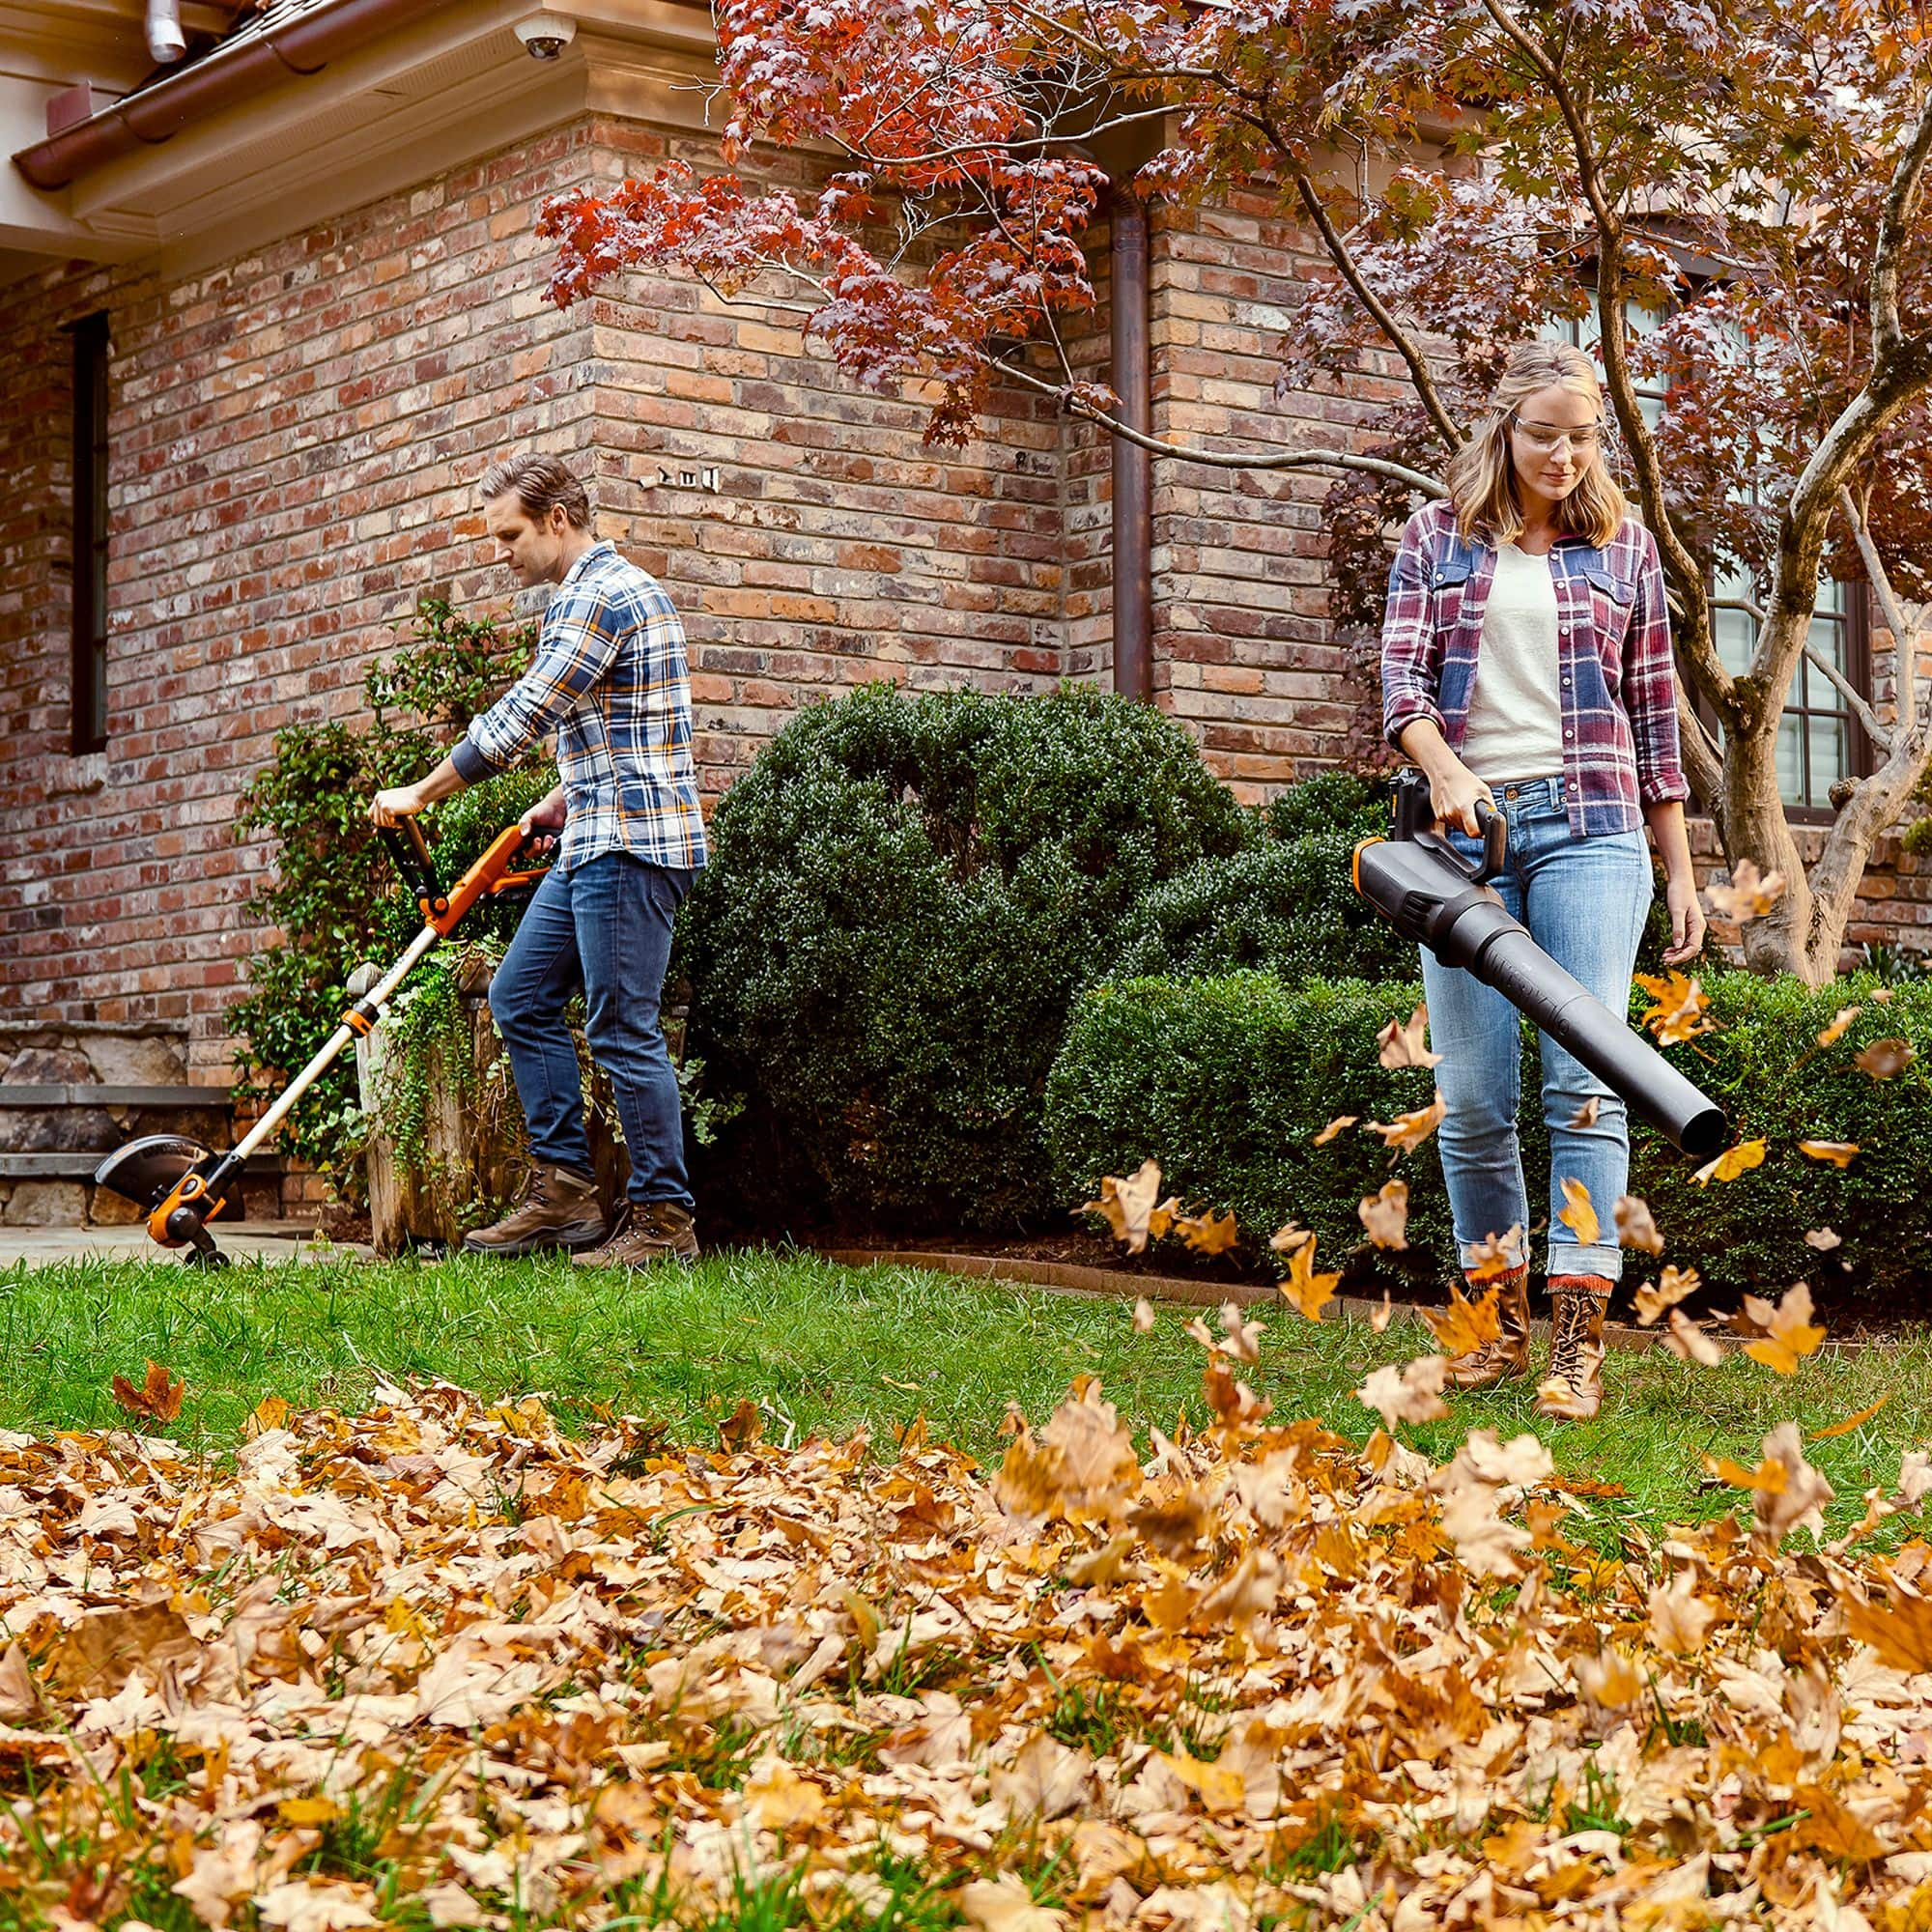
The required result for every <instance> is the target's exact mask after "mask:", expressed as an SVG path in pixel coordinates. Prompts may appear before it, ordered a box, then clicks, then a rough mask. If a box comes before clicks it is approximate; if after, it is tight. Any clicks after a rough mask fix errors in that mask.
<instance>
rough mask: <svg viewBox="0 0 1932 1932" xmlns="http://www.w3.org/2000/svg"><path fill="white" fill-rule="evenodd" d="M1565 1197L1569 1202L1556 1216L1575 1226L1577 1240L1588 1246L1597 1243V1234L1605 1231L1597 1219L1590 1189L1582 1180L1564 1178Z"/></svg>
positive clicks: (1568, 1226) (1570, 1226)
mask: <svg viewBox="0 0 1932 1932" xmlns="http://www.w3.org/2000/svg"><path fill="white" fill-rule="evenodd" d="M1563 1199H1564V1201H1565V1203H1566V1204H1567V1205H1566V1206H1565V1207H1564V1208H1563V1209H1562V1210H1561V1212H1559V1213H1558V1214H1557V1216H1556V1218H1557V1219H1558V1220H1559V1221H1561V1222H1562V1223H1563V1225H1564V1226H1565V1227H1566V1228H1574V1229H1575V1230H1576V1233H1577V1240H1578V1241H1579V1242H1580V1243H1581V1244H1582V1245H1583V1246H1584V1247H1586V1248H1589V1247H1594V1246H1595V1245H1596V1241H1597V1236H1599V1235H1600V1234H1601V1233H1602V1232H1603V1228H1602V1224H1601V1223H1600V1222H1599V1221H1598V1219H1597V1210H1596V1208H1595V1207H1594V1206H1593V1205H1592V1203H1591V1200H1590V1190H1589V1189H1588V1188H1587V1187H1585V1186H1584V1185H1583V1183H1582V1182H1581V1181H1580V1180H1572V1179H1570V1178H1569V1176H1567V1175H1566V1176H1564V1178H1563Z"/></svg>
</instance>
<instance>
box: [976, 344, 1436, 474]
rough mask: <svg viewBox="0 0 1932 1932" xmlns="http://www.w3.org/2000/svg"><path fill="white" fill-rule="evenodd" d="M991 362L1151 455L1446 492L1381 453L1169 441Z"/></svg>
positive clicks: (1019, 371)
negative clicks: (1349, 475)
mask: <svg viewBox="0 0 1932 1932" xmlns="http://www.w3.org/2000/svg"><path fill="white" fill-rule="evenodd" d="M992 366H993V367H994V368H995V369H997V370H998V371H999V372H1000V373H1001V374H1002V375H1004V376H1010V377H1012V378H1013V380H1014V381H1015V382H1018V383H1022V384H1025V385H1026V386H1027V387H1028V388H1030V389H1037V390H1038V391H1039V392H1040V393H1041V394H1042V395H1048V396H1053V397H1056V398H1058V400H1059V402H1060V405H1061V407H1062V408H1063V409H1065V411H1066V412H1067V414H1068V415H1074V416H1078V417H1080V418H1081V419H1082V420H1083V421H1085V422H1091V423H1094V424H1095V425H1097V426H1098V427H1099V428H1101V429H1104V430H1106V431H1108V432H1109V433H1110V434H1112V435H1114V436H1118V437H1120V438H1121V439H1122V440H1123V441H1126V442H1131V443H1133V444H1135V445H1136V446H1137V447H1139V448H1141V449H1146V450H1151V452H1152V453H1153V454H1154V455H1155V456H1172V457H1176V458H1178V459H1179V461H1181V462H1183V463H1200V464H1205V465H1206V466H1207V467H1208V469H1360V470H1365V471H1366V472H1367V473H1368V474H1370V475H1372V476H1386V477H1388V478H1389V479H1390V481H1392V482H1396V483H1406V484H1407V485H1408V487H1409V488H1410V489H1411V490H1414V491H1416V492H1417V493H1418V494H1420V495H1422V496H1425V497H1431V498H1436V497H1447V496H1448V494H1449V492H1448V490H1447V488H1446V487H1445V486H1444V485H1443V484H1442V482H1441V481H1440V480H1439V479H1438V478H1436V477H1434V476H1428V475H1425V474H1424V473H1423V472H1422V471H1421V470H1420V469H1409V468H1408V467H1407V465H1406V464H1402V463H1391V462H1390V461H1389V460H1388V459H1387V458H1386V457H1381V456H1357V455H1356V454H1355V452H1354V451H1353V450H1349V449H1277V450H1267V451H1257V452H1254V453H1252V454H1247V455H1242V454H1240V453H1238V452H1236V451H1231V450H1216V449H1197V448H1194V447H1193V446H1191V445H1190V444H1187V443H1182V442H1170V441H1168V440H1165V439H1164V438H1162V437H1157V436H1150V435H1149V434H1148V433H1147V431H1145V430H1139V429H1135V428H1134V427H1133V426H1132V424H1130V423H1123V422H1122V421H1121V419H1120V418H1119V417H1118V416H1110V415H1109V414H1108V413H1107V412H1106V411H1105V410H1103V409H1100V408H1097V407H1096V406H1095V405H1094V404H1093V403H1090V402H1087V401H1085V400H1083V399H1082V398H1081V397H1079V396H1074V395H1069V394H1068V393H1067V391H1066V389H1065V387H1064V386H1063V385H1062V384H1058V383H1049V382H1047V381H1046V380H1045V379H1044V378H1043V377H1040V376H1036V375H1035V374H1034V373H1033V372H1032V371H1031V370H1029V369H1021V368H1018V367H1016V366H1015V365H1014V364H1013V363H1011V362H1006V361H1001V360H999V359H997V358H995V360H994V361H993V364H992Z"/></svg>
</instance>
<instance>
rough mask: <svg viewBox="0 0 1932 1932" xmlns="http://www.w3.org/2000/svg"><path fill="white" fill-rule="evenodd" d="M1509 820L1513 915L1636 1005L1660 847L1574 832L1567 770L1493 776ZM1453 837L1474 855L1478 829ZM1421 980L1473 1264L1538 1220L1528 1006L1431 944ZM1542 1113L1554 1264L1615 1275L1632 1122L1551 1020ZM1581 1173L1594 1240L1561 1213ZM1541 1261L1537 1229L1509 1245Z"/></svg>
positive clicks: (1599, 991)
mask: <svg viewBox="0 0 1932 1932" xmlns="http://www.w3.org/2000/svg"><path fill="white" fill-rule="evenodd" d="M1495 791H1496V800H1497V803H1498V804H1499V805H1501V807H1502V809H1503V812H1504V815H1505V816H1506V817H1507V818H1508V820H1509V850H1510V864H1509V867H1508V869H1507V870H1506V871H1505V873H1504V875H1503V876H1502V877H1501V878H1499V879H1495V880H1492V882H1491V883H1492V885H1493V886H1494V887H1495V889H1496V891H1497V892H1498V893H1499V894H1500V895H1502V901H1503V904H1504V905H1505V906H1506V907H1508V909H1509V911H1510V913H1511V915H1512V916H1513V917H1514V918H1516V919H1519V920H1520V921H1521V922H1522V923H1523V924H1524V925H1526V926H1527V927H1528V928H1529V933H1530V937H1531V938H1532V939H1534V940H1535V941H1536V943H1537V945H1538V946H1540V947H1541V948H1542V949H1543V950H1544V952H1547V953H1548V954H1549V956H1550V957H1551V958H1552V959H1553V960H1555V961H1556V963H1557V964H1558V965H1559V966H1561V967H1563V968H1565V969H1566V970H1567V971H1569V972H1571V973H1573V974H1575V975H1576V977H1577V979H1578V980H1581V981H1582V983H1583V984H1584V985H1585V986H1587V987H1588V988H1589V989H1590V991H1591V992H1592V993H1594V994H1595V995H1596V996H1597V998H1598V999H1600V1000H1601V1001H1602V1002H1603V1003H1604V1005H1605V1006H1606V1007H1607V1008H1609V1009H1610V1011H1611V1012H1613V1013H1615V1014H1616V1015H1617V1016H1618V1017H1619V1018H1622V1016H1623V1014H1624V1012H1625V1010H1626V1009H1628V1007H1629V1004H1630V989H1631V974H1632V971H1633V969H1634V966H1635V964H1636V948H1637V941H1638V940H1639V939H1640V938H1641V937H1642V935H1643V924H1644V920H1645V917H1646V916H1647V914H1648V913H1649V910H1650V898H1651V872H1650V852H1649V848H1648V847H1647V846H1646V845H1645V843H1644V838H1643V834H1642V833H1641V832H1619V833H1615V834H1611V835H1609V836H1607V837H1598V838H1577V837H1576V836H1575V835H1574V834H1573V833H1572V832H1571V830H1570V823H1569V819H1568V817H1567V815H1566V812H1565V808H1564V781H1563V780H1562V779H1561V778H1549V779H1532V780H1529V781H1524V782H1521V783H1517V784H1511V785H1509V786H1507V787H1505V786H1502V785H1498V786H1496V787H1495ZM1450 838H1451V839H1452V841H1453V842H1454V844H1455V845H1456V848H1457V850H1458V851H1461V852H1463V853H1465V854H1470V855H1473V854H1474V853H1476V852H1477V851H1478V850H1479V849H1480V847H1479V841H1478V840H1476V839H1473V838H1469V837H1467V836H1466V835H1465V834H1463V833H1461V832H1453V833H1451V834H1450ZM1422 983H1423V986H1424V988H1425V990H1426V991H1427V993H1428V997H1429V1043H1430V1045H1431V1046H1432V1047H1433V1048H1434V1049H1435V1051H1436V1052H1437V1053H1439V1054H1441V1056H1442V1064H1441V1065H1439V1066H1438V1067H1436V1069H1435V1081H1436V1086H1437V1088H1438V1089H1439V1091H1440V1092H1441V1094H1442V1098H1443V1101H1444V1103H1445V1106H1446V1108H1447V1111H1446V1112H1445V1114H1444V1115H1443V1118H1442V1124H1441V1125H1440V1126H1439V1127H1438V1128H1437V1129H1436V1133H1435V1140H1436V1145H1437V1146H1438V1147H1439V1148H1440V1149H1441V1156H1442V1178H1443V1179H1444V1181H1446V1182H1447V1184H1448V1188H1449V1206H1450V1208H1451V1209H1452V1211H1453V1213H1454V1216H1455V1225H1456V1244H1457V1248H1458V1251H1459V1253H1460V1256H1461V1259H1462V1262H1463V1265H1464V1266H1465V1267H1466V1266H1467V1265H1468V1264H1469V1263H1470V1262H1471V1260H1472V1259H1473V1254H1474V1249H1475V1247H1476V1244H1477V1243H1478V1242H1480V1241H1482V1240H1483V1239H1484V1238H1485V1237H1486V1236H1491V1235H1506V1234H1507V1233H1508V1232H1509V1231H1510V1229H1512V1228H1522V1229H1524V1230H1527V1228H1528V1227H1529V1219H1530V1217H1529V1204H1528V1192H1527V1189H1526V1188H1525V1187H1524V1184H1523V1175H1522V1150H1521V1148H1520V1144H1519V1142H1518V1139H1517V1107H1518V1104H1519V1101H1520V1086H1521V1065H1522V1035H1521V1016H1520V1014H1519V1013H1518V1012H1517V1009H1515V1008H1514V1007H1512V1006H1511V1005H1510V1003H1509V1002H1508V1001H1507V1000H1505V999H1504V998H1503V996H1502V995H1501V994H1500V993H1498V992H1495V991H1492V989H1491V988H1490V987H1488V986H1486V985H1484V984H1483V983H1482V981H1481V980H1477V979H1476V978H1474V977H1473V976H1472V975H1471V974H1468V973H1466V972H1464V971H1463V969H1462V968H1461V967H1455V966H1444V965H1442V964H1441V963H1440V962H1439V961H1438V960H1437V959H1436V957H1435V954H1434V953H1433V952H1430V951H1429V950H1428V948H1427V947H1424V948H1423V949H1422ZM1537 1039H1538V1041H1539V1043H1540V1045H1541V1047H1542V1055H1543V1118H1544V1121H1545V1122H1546V1123H1547V1124H1548V1128H1549V1153H1550V1163H1549V1272H1550V1273H1551V1274H1595V1275H1602V1276H1604V1277H1605V1278H1606V1279H1607V1280H1610V1281H1615V1280H1616V1279H1617V1278H1618V1277H1619V1276H1620V1275H1621V1273H1622V1272H1623V1250H1622V1248H1621V1247H1620V1246H1619V1245H1618V1243H1617V1238H1616V1226H1615V1222H1614V1218H1613V1215H1614V1209H1615V1206H1616V1200H1617V1196H1618V1195H1620V1194H1622V1193H1624V1192H1625V1191H1626V1190H1627V1188H1628V1186H1629V1182H1630V1122H1629V1118H1628V1115H1627V1113H1626V1110H1625V1107H1624V1103H1623V1101H1622V1100H1620V1099H1619V1098H1618V1097H1617V1096H1616V1095H1615V1094H1612V1093H1611V1092H1610V1090H1609V1089H1608V1088H1607V1087H1605V1085H1604V1083H1603V1082H1602V1081H1601V1080H1599V1079H1598V1078H1597V1077H1596V1075H1595V1074H1593V1073H1591V1072H1590V1071H1589V1069H1588V1068H1587V1067H1585V1066H1584V1065H1582V1063H1581V1062H1579V1061H1577V1060H1576V1059H1574V1058H1573V1057H1572V1056H1571V1055H1570V1054H1568V1053H1566V1052H1565V1051H1564V1050H1563V1048H1562V1047H1560V1046H1558V1045H1557V1044H1556V1042H1555V1041H1554V1040H1552V1039H1551V1038H1550V1037H1548V1034H1545V1033H1543V1032H1541V1031H1539V1032H1538V1034H1537ZM1592 1099H1594V1100H1595V1101H1596V1102H1597V1117H1596V1119H1595V1121H1594V1122H1592V1123H1591V1124H1590V1125H1588V1126H1578V1125H1577V1124H1576V1122H1577V1115H1578V1114H1579V1113H1580V1112H1581V1111H1582V1110H1583V1107H1584V1105H1585V1104H1586V1102H1588V1101H1590V1100H1592ZM1565 1179H1571V1180H1580V1181H1581V1182H1582V1183H1583V1185H1584V1186H1585V1187H1586V1188H1588V1189H1589V1191H1590V1205H1591V1206H1592V1207H1593V1208H1595V1209H1596V1213H1597V1218H1598V1220H1599V1222H1600V1223H1601V1224H1602V1235H1601V1236H1600V1237H1599V1239H1597V1240H1596V1241H1593V1242H1592V1243H1591V1244H1590V1245H1589V1246H1587V1247H1585V1246H1582V1245H1580V1244H1579V1243H1578V1242H1577V1235H1576V1231H1575V1230H1574V1229H1572V1228H1570V1227H1569V1226H1567V1225H1566V1224H1565V1223H1563V1222H1561V1221H1559V1220H1558V1219H1557V1218H1556V1217H1557V1215H1558V1214H1559V1213H1560V1212H1561V1211H1562V1210H1563V1208H1565V1207H1566V1206H1567V1205H1568V1203H1567V1199H1566V1197H1565V1195H1564V1192H1563V1182H1564V1180H1565ZM1511 1259H1512V1261H1514V1262H1526V1261H1527V1260H1528V1259H1529V1242H1528V1237H1527V1235H1526V1234H1525V1235H1524V1236H1522V1237H1521V1238H1520V1245H1519V1246H1517V1247H1516V1249H1515V1251H1514V1253H1513V1254H1512V1256H1511Z"/></svg>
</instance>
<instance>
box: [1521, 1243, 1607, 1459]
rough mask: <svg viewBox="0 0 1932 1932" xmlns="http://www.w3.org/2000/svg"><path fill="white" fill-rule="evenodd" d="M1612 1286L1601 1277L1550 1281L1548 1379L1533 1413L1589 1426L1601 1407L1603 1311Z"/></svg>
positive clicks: (1576, 1276) (1558, 1276)
mask: <svg viewBox="0 0 1932 1932" xmlns="http://www.w3.org/2000/svg"><path fill="white" fill-rule="evenodd" d="M1612 1286H1613V1284H1612V1283H1611V1282H1610V1281H1609V1279H1608V1278H1607V1277H1606V1276H1605V1275H1601V1274H1553V1275H1551V1276H1550V1277H1549V1302H1550V1321H1549V1378H1548V1381H1546V1382H1544V1383H1543V1385H1542V1386H1541V1387H1540V1388H1539V1389H1538V1390H1537V1391H1536V1412H1537V1414H1538V1415H1543V1416H1548V1417H1550V1418H1551V1419H1552V1420H1554V1421H1557V1422H1588V1421H1590V1420H1592V1419H1593V1418H1594V1417H1595V1415H1596V1413H1597V1411H1598V1409H1600V1408H1602V1407H1603V1406H1604V1311H1605V1309H1606V1308H1607V1307H1608V1306H1609V1305H1610V1289H1611V1287H1612Z"/></svg>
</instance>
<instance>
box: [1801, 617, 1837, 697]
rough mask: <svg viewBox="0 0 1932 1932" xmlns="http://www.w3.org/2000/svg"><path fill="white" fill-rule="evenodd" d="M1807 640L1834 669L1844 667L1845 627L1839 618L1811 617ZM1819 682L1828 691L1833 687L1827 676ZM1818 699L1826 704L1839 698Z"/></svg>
mask: <svg viewBox="0 0 1932 1932" xmlns="http://www.w3.org/2000/svg"><path fill="white" fill-rule="evenodd" d="M1806 641H1807V642H1808V643H1809V644H1810V646H1811V648H1812V649H1813V650H1814V651H1816V652H1817V653H1818V655H1819V656H1820V657H1821V658H1823V659H1824V660H1825V662H1826V663H1827V664H1828V665H1830V666H1831V667H1832V668H1833V670H1843V669H1844V668H1845V627H1844V624H1843V623H1842V622H1841V621H1840V620H1839V619H1838V618H1836V617H1813V618H1812V619H1811V630H1810V635H1809V637H1808V638H1807V639H1806ZM1819 683H1821V684H1823V685H1824V686H1825V688H1826V690H1827V691H1830V690H1832V689H1833V686H1832V685H1831V683H1830V681H1829V680H1827V679H1825V678H1820V679H1819ZM1818 701H1819V702H1820V703H1825V704H1835V703H1836V702H1837V701H1838V700H1837V699H1836V698H1835V697H1820V698H1819V699H1818Z"/></svg>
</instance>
